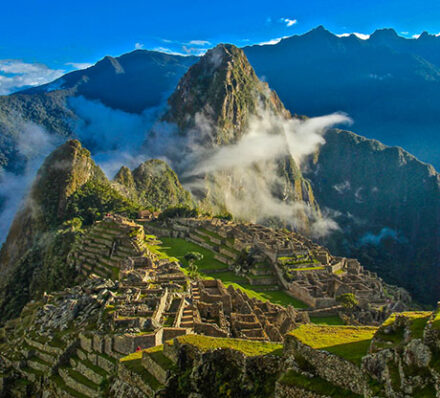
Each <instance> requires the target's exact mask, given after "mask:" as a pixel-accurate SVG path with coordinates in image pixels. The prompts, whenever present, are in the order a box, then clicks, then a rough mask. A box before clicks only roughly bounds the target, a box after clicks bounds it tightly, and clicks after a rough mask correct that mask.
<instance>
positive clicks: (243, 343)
mask: <svg viewBox="0 0 440 398" xmlns="http://www.w3.org/2000/svg"><path fill="white" fill-rule="evenodd" d="M177 340H178V341H179V343H181V344H190V345H192V346H194V347H197V348H198V349H199V350H201V351H211V350H215V349H218V348H230V349H231V350H236V351H240V352H242V353H243V354H245V355H246V356H250V357H254V356H259V355H269V354H270V355H281V354H282V349H283V345H282V344H278V343H270V342H261V341H250V340H241V339H233V338H220V337H208V336H201V335H196V334H189V335H186V336H180V337H177Z"/></svg>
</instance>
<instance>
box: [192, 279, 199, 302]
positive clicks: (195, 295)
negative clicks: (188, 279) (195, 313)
mask: <svg viewBox="0 0 440 398" xmlns="http://www.w3.org/2000/svg"><path fill="white" fill-rule="evenodd" d="M191 293H192V298H193V300H195V301H197V300H200V288H199V286H198V285H197V283H196V282H193V283H191Z"/></svg>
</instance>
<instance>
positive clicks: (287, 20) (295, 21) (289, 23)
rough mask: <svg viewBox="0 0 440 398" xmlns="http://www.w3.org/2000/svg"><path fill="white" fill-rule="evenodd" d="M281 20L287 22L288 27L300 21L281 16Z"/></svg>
mask: <svg viewBox="0 0 440 398" xmlns="http://www.w3.org/2000/svg"><path fill="white" fill-rule="evenodd" d="M280 21H281V22H283V23H285V24H286V26H287V27H291V26H293V25H295V24H296V23H297V22H298V21H297V20H296V19H290V18H281V19H280Z"/></svg>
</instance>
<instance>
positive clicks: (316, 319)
mask: <svg viewBox="0 0 440 398" xmlns="http://www.w3.org/2000/svg"><path fill="white" fill-rule="evenodd" d="M310 321H311V322H312V323H315V324H317V325H328V326H334V325H344V322H343V321H342V319H341V318H339V317H338V316H337V315H335V316H321V317H320V316H311V317H310Z"/></svg>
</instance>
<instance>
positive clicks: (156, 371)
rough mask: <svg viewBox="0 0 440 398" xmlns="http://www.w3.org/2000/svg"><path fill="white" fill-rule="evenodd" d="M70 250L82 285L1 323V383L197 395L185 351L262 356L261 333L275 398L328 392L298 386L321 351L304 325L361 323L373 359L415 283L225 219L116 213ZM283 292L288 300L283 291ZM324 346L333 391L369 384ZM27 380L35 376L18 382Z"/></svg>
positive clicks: (52, 389)
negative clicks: (181, 382) (397, 281)
mask: <svg viewBox="0 0 440 398" xmlns="http://www.w3.org/2000/svg"><path fill="white" fill-rule="evenodd" d="M194 251H198V252H200V253H203V254H204V256H203V255H200V256H198V258H199V259H200V258H204V259H203V261H202V260H200V261H198V265H197V266H196V270H194V269H193V268H191V266H190V263H189V262H188V260H186V257H187V256H185V254H187V253H188V252H191V253H192V252H194ZM68 261H69V262H70V263H71V264H72V265H73V267H74V268H75V269H76V270H77V272H78V275H79V277H78V285H76V286H74V287H71V288H67V289H65V290H64V291H59V292H54V293H48V294H45V295H44V296H43V297H42V300H41V301H39V302H37V301H34V302H31V303H29V304H27V305H26V306H25V308H24V309H23V311H22V313H21V315H20V317H18V318H16V319H13V320H11V321H8V322H7V323H6V324H5V327H4V328H3V329H1V334H0V347H3V348H2V352H1V356H0V358H1V361H0V374H2V378H1V380H2V384H1V385H0V387H1V389H0V391H2V393H3V395H4V394H6V396H7V394H12V396H15V395H14V394H16V395H17V396H26V394H27V393H28V392H26V391H34V392H37V391H40V392H42V391H46V393H47V394H49V395H48V396H55V397H58V396H59V397H101V396H107V395H108V396H111V397H125V396H133V397H154V396H157V397H159V396H162V395H161V394H163V393H164V392H165V391H168V394H174V393H175V394H176V395H172V396H176V397H177V396H186V395H184V394H183V393H182V391H180V392H179V393H177V392H175V389H176V388H177V389H178V390H179V388H180V387H178V386H177V387H176V384H175V380H176V377H177V378H179V377H181V376H178V375H179V374H180V373H179V372H181V371H182V369H183V368H182V366H184V365H183V364H184V362H182V361H189V362H185V363H186V365H185V366H190V367H194V366H198V365H196V363H197V358H200V355H208V353H209V352H211V350H212V349H214V348H215V347H217V346H218V347H222V346H224V347H225V348H226V347H231V349H232V351H231V355H232V356H238V358H239V361H245V362H243V363H247V361H251V362H250V363H252V358H253V355H254V354H246V352H247V351H246V350H251V351H252V349H251V345H252V344H254V347H255V350H256V352H255V355H256V358H259V357H260V358H261V361H262V362H261V363H260V364H259V366H260V367H261V366H262V367H263V368H265V367H266V366H270V364H271V363H272V366H275V365H274V363H273V361H274V360H276V366H275V369H277V370H276V373H277V374H278V375H279V376H278V377H280V379H279V381H278V382H277V383H276V384H273V385H272V387H271V388H272V390H273V391H275V396H276V397H286V398H287V397H293V396H295V397H296V396H298V397H302V396H304V397H306V396H307V397H308V396H313V397H315V396H316V397H320V396H324V395H319V393H318V392H316V391H315V393H314V394H315V395H310V394H311V392H310V393H307V394H309V395H304V394H306V392H305V391H307V388H305V389H304V390H302V389H301V388H299V387H298V384H297V383H296V384H295V385H294V386H290V385H289V383H290V381H289V380H290V378H294V379H295V378H299V379H301V378H302V379H301V380H303V379H304V377H309V376H304V375H303V370H302V369H301V366H304V363H303V362H302V360H301V361H300V362H298V361H297V359H295V358H297V355H304V352H309V351H310V350H312V351H313V350H314V349H315V348H313V349H311V348H310V347H309V345H306V346H305V347H306V348H301V349H300V343H299V342H298V341H297V340H295V338H294V337H293V336H296V335H297V334H296V332H295V331H296V330H298V333H299V334H298V335H301V332H302V331H303V330H306V329H304V328H306V327H308V328H311V329H310V331H311V332H310V333H312V332H314V331H315V330H316V329H314V328H319V327H321V328H323V330H324V329H325V328H331V327H332V326H324V325H322V326H320V325H319V323H320V322H324V323H325V319H328V318H329V317H330V318H332V317H333V318H332V319H339V322H340V323H343V322H345V323H347V324H348V325H355V326H334V328H336V329H335V330H342V331H347V330H349V329H344V328H350V327H351V328H354V329H353V330H355V331H357V330H359V331H360V332H359V333H361V335H362V333H365V334H366V335H368V337H369V340H371V341H372V342H371V348H370V352H371V354H370V355H373V357H375V355H377V354H375V352H376V350H377V349H378V347H381V346H380V344H379V343H378V341H380V340H379V337H378V336H379V335H378V333H379V331H382V330H384V329H383V328H384V326H381V328H379V329H378V326H379V325H381V324H382V322H383V321H385V319H386V318H387V317H389V316H390V314H391V313H392V312H393V311H394V310H396V308H402V309H404V308H406V307H407V306H408V305H410V303H411V302H410V298H409V296H408V294H407V293H406V292H405V291H404V290H402V289H398V288H396V287H393V286H390V285H387V284H385V283H384V282H383V281H382V280H381V279H380V278H378V277H377V275H375V274H373V273H370V272H368V271H365V270H364V269H363V268H362V266H361V265H360V264H359V263H358V262H357V261H356V260H354V259H347V258H340V257H335V256H332V255H331V254H330V252H329V251H328V250H327V249H326V248H324V247H322V246H320V245H318V244H316V243H314V242H312V241H311V240H309V239H307V238H305V237H303V236H301V235H300V234H297V233H294V232H291V231H287V230H274V229H271V228H267V227H264V226H261V225H256V224H249V223H238V222H233V221H228V220H222V219H216V218H207V217H199V218H165V219H161V218H160V217H157V216H155V217H141V218H139V219H137V220H135V221H132V220H129V219H127V218H126V217H123V216H120V215H117V214H107V215H105V216H104V218H103V219H102V220H101V221H97V222H96V223H95V224H94V225H92V226H91V227H90V229H89V230H88V231H87V233H85V234H83V235H82V236H81V238H80V239H79V241H78V242H77V244H76V245H75V246H74V248H73V250H72V252H71V253H70V254H69V257H68ZM191 264H192V263H191ZM347 293H350V294H352V295H353V297H355V299H356V300H357V301H356V302H357V304H356V308H355V309H350V310H347V309H344V307H343V306H341V305H340V303H339V302H338V300H337V298H338V296H339V295H344V294H347ZM265 295H267V296H265ZM279 295H282V299H283V300H282V301H281V302H282V303H283V304H276V303H274V302H271V298H272V299H273V300H274V301H276V297H277V296H279ZM267 297H269V298H267ZM286 303H288V304H286ZM393 316H394V315H393ZM423 316H424V317H425V318H426V320H428V318H429V319H431V318H430V317H432V315H431V313H423ZM425 318H424V319H425ZM320 319H321V320H322V321H320ZM389 319H391V318H389ZM399 319H400V318H399ZM387 322H388V323H390V321H387ZM387 322H386V323H384V325H386V324H387ZM427 322H428V321H427ZM315 323H318V325H315ZM428 323H429V322H428ZM431 323H432V322H431ZM431 323H429V324H431ZM362 324H365V325H368V326H362ZM372 325H375V326H372ZM405 325H406V324H405ZM338 328H342V329H338ZM356 333H357V332H356ZM356 333H354V336H356ZM373 335H374V338H373ZM381 335H383V332H381ZM351 336H352V337H351V338H353V333H352V334H351ZM435 338H436V337H435V336H434V340H435ZM292 339H294V340H292ZM347 344H348V343H347ZM430 344H432V343H430ZM205 346H206V347H205ZM234 347H235V348H234ZM243 347H246V349H244V348H243ZM283 347H284V348H283ZM296 347H297V348H296ZM301 347H302V346H301ZM364 348H365V347H364ZM380 349H381V348H379V351H380ZM188 350H189V351H188ZM206 350H207V352H208V353H207V354H203V352H204V351H206ZM215 352H216V351H213V352H212V354H209V355H215V354H214V353H215ZM297 352H298V353H299V354H297ZM313 352H314V351H313ZM319 352H320V351H319V350H318V351H317V353H316V358H317V359H316V361H315V360H312V359H307V360H308V361H309V360H310V361H311V362H310V363H311V365H307V366H314V367H315V369H316V370H315V371H314V372H317V373H316V375H317V376H316V377H319V378H321V379H322V380H323V381H322V383H329V384H328V385H331V386H336V387H332V388H336V390H335V391H351V392H352V393H353V394H361V395H362V394H364V393H365V392H366V391H370V390H369V388H370V387H369V385H368V383H367V381H366V380H367V379H365V377H366V376H365V374H366V373H365V372H367V370H368V369H367V368H365V369H364V368H357V367H356V365H353V364H352V363H351V362H350V363H345V362H344V361H345V360H344V359H336V358H335V359H331V358H327V357H325V355H324V354H319ZM362 354H365V355H367V354H368V350H367V349H366V348H365V350H364V351H362ZM218 355H219V358H221V357H222V355H226V353H222V351H221V350H220V351H219V352H218ZM310 355H311V356H313V355H315V354H313V355H312V354H310ZM319 355H321V356H322V355H324V356H323V357H322V361H324V362H323V363H327V364H328V363H329V361H330V360H331V361H334V364H336V365H337V366H338V367H341V369H345V370H346V371H349V372H351V373H353V374H354V375H356V377H357V378H359V380H361V379H362V380H363V381H362V382H359V383H357V384H356V386H353V385H346V384H345V383H344V382H343V381H341V380H340V379H338V378H337V377H336V376H333V375H332V374H328V372H326V371H324V370H321V368H320V366H323V365H322V364H320V359H319V358H320V357H319ZM381 355H382V354H381ZM248 357H249V358H248ZM367 357H368V355H367ZM183 358H186V359H183ZM214 358H215V356H214V357H213V358H212V359H210V357H209V358H208V359H207V361H208V362H209V361H211V360H214ZM298 358H299V357H298ZM368 358H369V357H368ZM204 360H205V359H204ZM217 360H219V359H218V358H217ZM228 360H230V359H228ZM371 360H372V359H368V361H371ZM292 361H293V362H292ZM365 361H367V360H365ZM190 363H191V364H192V365H189V364H190ZM284 363H286V365H282V364H284ZM331 363H333V362H331ZM365 363H369V362H365ZM336 365H335V366H336ZM246 366H248V365H246ZM249 366H250V365H249ZM252 366H255V364H254V365H252ZM326 366H327V365H326ZM332 366H333V365H332ZM363 366H364V365H363ZM365 366H367V365H365ZM368 366H369V365H368ZM423 366H428V365H427V363H426V361H425V362H424V363H423ZM283 367H285V368H286V369H288V370H287V372H286V371H283V369H284V368H283ZM179 369H180V370H179ZM268 369H269V368H268ZM268 369H267V370H265V372H269V370H268ZM307 369H309V368H307ZM366 369H367V370H366ZM345 370H344V371H345ZM272 371H274V369H272ZM237 372H238V373H237V374H241V373H240V372H242V370H237ZM367 373H368V372H367ZM269 374H270V372H269V373H268V375H269ZM307 374H309V373H307ZM268 375H266V376H267V377H268ZM280 375H281V376H280ZM266 376H264V377H266ZM231 377H232V376H231ZM240 377H245V378H246V377H250V376H249V375H243V374H242V375H241V376H240ZM368 377H370V376H368ZM20 378H23V379H22V380H24V382H23V383H18V382H17V380H18V379H20ZM321 379H320V380H321ZM173 380H174V381H173ZM379 381H380V382H383V380H382V379H379ZM199 382H200V383H202V382H201V381H199ZM303 382H304V380H303ZM202 384H203V383H202ZM200 388H202V387H201V386H200ZM203 388H206V386H205V387H203ZM252 388H256V387H255V386H254V387H252ZM338 389H339V390H338ZM172 391H174V392H172ZM301 391H302V392H301ZM40 392H39V393H40ZM20 394H21V395H20ZM23 394H24V395H23ZM50 394H52V395H50ZM104 394H107V395H104ZM179 394H180V395H179ZM182 394H183V395H182ZM292 394H293V395H292ZM165 396H171V395H165ZM201 396H204V395H203V393H202V395H201ZM240 396H241V395H240ZM325 396H327V395H325ZM331 396H339V395H331ZM344 396H345V395H344ZM365 396H370V395H365Z"/></svg>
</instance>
